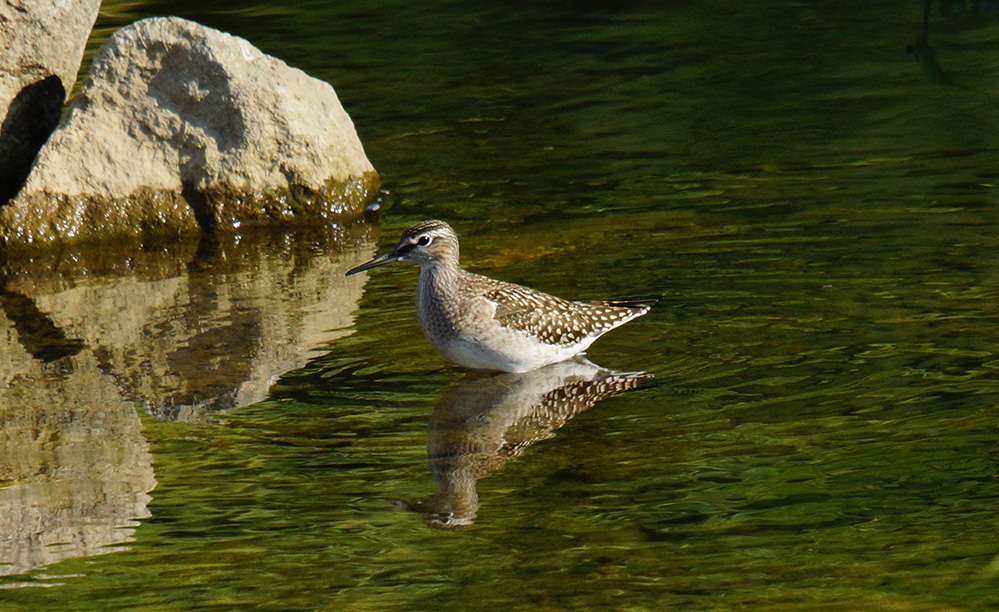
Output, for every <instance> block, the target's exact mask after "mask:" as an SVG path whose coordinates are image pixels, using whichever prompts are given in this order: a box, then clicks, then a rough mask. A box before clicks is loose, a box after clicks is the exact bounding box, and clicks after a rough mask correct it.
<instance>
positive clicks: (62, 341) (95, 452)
mask: <svg viewBox="0 0 999 612" xmlns="http://www.w3.org/2000/svg"><path fill="white" fill-rule="evenodd" d="M325 237H326V238H327V239H329V238H331V237H330V236H328V235H327V236H325ZM332 238H333V239H332V240H327V241H326V242H321V241H319V240H318V239H317V238H316V237H315V236H313V237H311V238H306V237H300V238H297V239H296V238H292V237H287V236H284V237H274V236H271V237H270V240H257V241H254V242H253V243H252V244H246V241H244V242H243V244H241V243H240V241H239V240H237V239H235V238H232V239H230V240H228V241H227V242H225V243H214V244H209V245H207V247H206V245H205V244H202V245H201V246H200V250H197V251H196V246H197V245H187V246H185V245H174V246H172V247H171V248H170V249H169V250H159V251H156V250H149V249H147V250H136V251H134V252H129V253H127V254H123V253H120V252H119V253H118V254H117V255H115V254H109V253H108V252H107V251H101V252H98V253H90V254H87V253H85V252H83V253H79V254H75V255H73V254H65V253H63V254H61V255H59V256H55V255H50V256H48V257H47V258H45V259H34V260H31V259H25V260H21V261H11V262H8V263H7V265H6V267H5V268H4V269H3V274H2V275H0V575H17V574H23V573H25V572H28V571H30V570H32V569H33V568H38V567H42V566H44V565H48V564H50V563H53V562H55V561H59V560H62V559H68V558H73V557H81V556H90V555H95V554H101V553H107V552H111V551H113V550H116V546H117V545H120V544H122V543H124V542H127V541H129V540H130V539H131V538H132V536H133V532H134V530H135V528H136V527H137V525H138V523H137V520H138V519H142V518H145V517H147V516H148V515H149V511H148V509H147V504H148V501H149V499H150V496H149V492H150V491H152V489H153V487H154V486H155V484H156V479H155V475H154V473H153V467H152V460H151V456H150V451H149V445H148V443H147V441H146V439H145V438H144V436H143V433H142V423H141V421H140V419H139V415H138V413H137V411H136V408H137V406H139V405H141V406H143V407H144V408H145V409H146V411H148V412H149V413H150V414H153V415H155V416H157V417H159V418H167V419H187V420H202V419H204V418H206V417H207V415H208V414H210V413H211V412H213V411H217V410H221V409H225V408H231V407H235V406H240V405H244V404H249V403H252V402H256V401H259V400H261V399H263V398H264V396H265V395H266V393H267V390H268V388H269V386H270V384H271V382H272V381H273V380H274V379H275V378H276V377H277V376H279V375H281V374H283V373H285V372H287V371H288V370H291V369H294V368H297V367H300V366H301V365H303V364H304V363H305V362H306V360H307V359H308V358H309V357H310V353H311V351H315V350H317V349H318V350H321V349H323V348H324V344H325V343H328V342H329V341H330V340H332V339H335V338H337V337H339V336H342V335H345V334H346V333H348V328H349V326H350V324H351V323H352V318H351V312H352V311H353V310H354V309H355V308H356V305H357V301H358V299H359V298H360V296H361V291H362V284H361V283H362V282H363V277H354V278H350V279H347V278H345V277H344V276H343V271H344V270H347V269H349V268H350V267H352V266H354V265H356V264H358V263H360V262H361V261H364V260H365V259H367V258H368V257H369V256H370V254H371V253H372V252H373V251H374V247H373V244H372V243H371V241H370V239H369V237H368V236H367V234H366V232H365V230H364V229H363V228H357V230H356V232H355V233H354V234H352V235H350V236H346V235H342V236H339V237H336V236H333V237H332ZM342 243H346V244H348V245H349V246H346V247H342V246H341V247H338V246H337V245H338V244H342Z"/></svg>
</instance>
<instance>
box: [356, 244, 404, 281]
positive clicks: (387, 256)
mask: <svg viewBox="0 0 999 612" xmlns="http://www.w3.org/2000/svg"><path fill="white" fill-rule="evenodd" d="M398 259H399V254H398V253H397V252H396V249H392V250H391V251H389V252H388V253H384V254H382V255H379V256H378V257H375V258H374V259H372V260H371V261H369V262H367V263H362V264H361V265H359V266H357V267H356V268H351V269H350V270H347V276H350V275H351V274H357V273H358V272H364V271H365V270H370V269H371V268H377V267H378V266H384V265H385V264H390V263H392V262H393V261H397V260H398Z"/></svg>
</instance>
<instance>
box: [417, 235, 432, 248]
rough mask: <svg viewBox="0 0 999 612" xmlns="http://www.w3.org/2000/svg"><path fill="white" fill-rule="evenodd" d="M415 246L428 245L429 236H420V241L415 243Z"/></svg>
mask: <svg viewBox="0 0 999 612" xmlns="http://www.w3.org/2000/svg"><path fill="white" fill-rule="evenodd" d="M416 244H418V245H420V246H427V245H428V244H430V236H420V239H419V240H417V241H416Z"/></svg>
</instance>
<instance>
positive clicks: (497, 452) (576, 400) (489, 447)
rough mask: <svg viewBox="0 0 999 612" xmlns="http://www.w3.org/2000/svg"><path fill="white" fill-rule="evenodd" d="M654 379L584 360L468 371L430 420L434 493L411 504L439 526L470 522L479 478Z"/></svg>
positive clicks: (476, 501) (444, 398)
mask: <svg viewBox="0 0 999 612" xmlns="http://www.w3.org/2000/svg"><path fill="white" fill-rule="evenodd" d="M650 378H652V375H651V374H647V373H645V372H615V371H612V370H608V369H605V368H602V367H600V366H597V365H595V364H593V363H591V362H589V361H586V360H585V359H575V360H571V361H566V362H563V363H556V364H552V365H549V366H547V367H544V368H541V369H539V370H535V371H532V372H526V373H523V374H508V373H490V374H485V373H471V374H468V375H467V376H466V377H465V378H464V379H462V380H461V381H460V382H459V383H458V385H457V386H456V387H455V388H454V389H452V390H450V391H449V392H448V393H447V394H446V395H445V396H444V397H443V398H441V400H440V402H439V403H438V405H437V408H436V409H435V410H434V413H433V415H432V416H431V418H430V426H429V434H428V440H427V456H428V460H429V464H430V472H431V474H432V475H433V477H434V480H435V481H436V483H437V491H436V492H435V493H434V494H433V495H431V496H430V497H428V498H426V499H423V500H420V501H418V502H415V503H413V504H410V505H409V507H410V509H411V510H414V511H416V512H418V513H419V514H420V515H421V516H422V517H423V519H424V520H425V521H426V522H427V523H428V524H429V525H431V526H434V527H439V528H445V529H455V528H461V527H464V526H467V525H471V524H472V522H473V521H474V520H475V516H476V514H477V513H478V508H479V497H478V494H477V493H476V489H475V487H476V483H477V482H478V480H479V479H480V478H482V477H484V476H486V475H487V474H489V473H490V472H492V471H493V470H496V469H498V468H500V467H502V466H503V465H504V464H506V462H507V461H510V460H511V459H513V458H514V457H517V456H519V455H520V454H521V453H522V452H523V451H524V449H526V448H527V447H528V446H530V445H532V444H534V443H535V442H538V441H540V440H546V439H548V438H551V437H553V436H554V435H555V433H554V432H555V430H556V429H558V428H559V427H562V426H563V425H565V424H566V423H567V422H568V421H569V420H570V419H572V418H573V417H574V416H576V415H577V414H579V413H581V412H583V411H584V410H586V409H587V408H589V407H590V406H592V405H593V404H595V403H597V402H599V401H600V400H602V399H604V398H608V397H611V396H613V395H617V394H619V393H623V392H625V391H630V390H632V389H636V388H638V387H639V386H641V385H642V383H643V382H644V381H647V380H648V379H650Z"/></svg>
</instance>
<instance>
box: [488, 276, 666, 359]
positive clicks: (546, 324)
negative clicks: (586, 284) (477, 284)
mask: <svg viewBox="0 0 999 612" xmlns="http://www.w3.org/2000/svg"><path fill="white" fill-rule="evenodd" d="M494 283H495V285H494V286H492V287H491V288H489V289H488V290H486V291H484V292H483V293H482V296H483V297H484V298H486V299H487V300H490V301H492V302H494V303H495V304H496V313H495V315H494V316H495V318H496V320H497V322H499V323H500V325H503V326H505V327H510V328H513V329H517V330H520V331H523V332H526V333H529V334H532V335H534V336H537V337H538V339H540V340H541V341H542V342H545V343H547V344H559V345H572V344H576V343H577V342H580V341H582V340H584V339H585V338H587V337H591V336H594V337H595V336H599V335H601V334H603V333H604V332H606V331H609V330H611V329H613V328H615V327H617V326H618V325H621V324H623V323H625V322H626V321H628V320H630V319H633V318H635V317H637V316H639V315H642V314H645V312H647V311H648V309H649V305H648V303H646V302H572V301H569V300H564V299H562V298H558V297H555V296H553V295H548V294H547V293H541V292H540V291H535V290H533V289H529V288H527V287H522V286H520V285H514V284H511V283H500V282H496V281H494Z"/></svg>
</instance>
